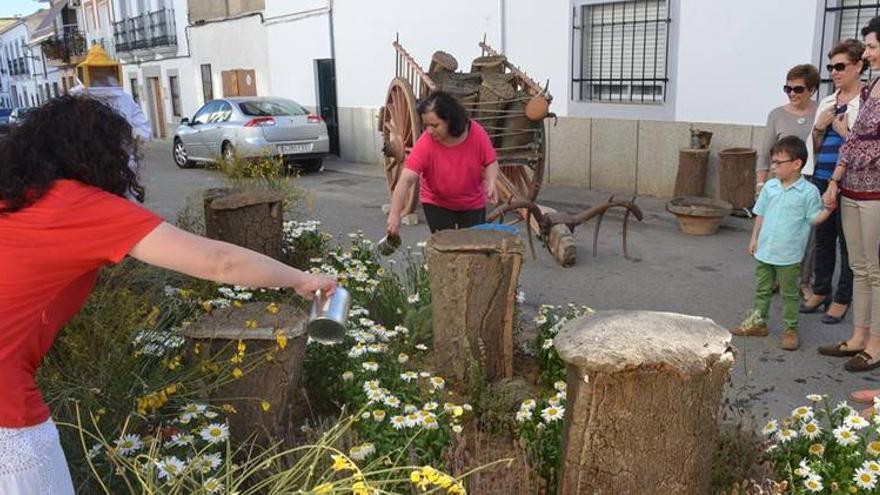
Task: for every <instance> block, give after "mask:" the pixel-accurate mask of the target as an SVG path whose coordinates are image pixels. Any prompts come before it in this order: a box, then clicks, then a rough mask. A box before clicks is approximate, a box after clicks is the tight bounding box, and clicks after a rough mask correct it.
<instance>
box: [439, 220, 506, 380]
mask: <svg viewBox="0 0 880 495" xmlns="http://www.w3.org/2000/svg"><path fill="white" fill-rule="evenodd" d="M522 256H523V245H522V242H520V240H519V239H518V238H517V237H516V236H514V235H513V234H510V233H506V232H498V231H483V230H474V229H465V230H443V231H440V232H438V233H436V234H434V235H433V236H432V237H431V239H430V241H428V278H429V282H430V284H431V305H432V309H431V315H432V322H433V329H434V331H433V334H434V352H435V364H436V366H437V369H439V370H443V373H444V374H445V375H446V376H448V377H449V378H450V380H451V382H452V384H453V386H461V385H463V384H464V383H465V382H466V379H467V376H468V367H469V365H470V364H471V363H473V362H474V360H480V359H484V360H483V361H482V362H480V361H477V362H480V364H482V366H483V369H484V371H485V374H486V378H487V379H488V380H490V381H492V380H495V379H499V378H510V377H511V376H513V312H514V306H515V303H516V288H517V282H518V281H519V272H520V268H521V266H522ZM481 349H482V350H481Z"/></svg>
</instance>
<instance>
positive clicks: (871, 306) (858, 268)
mask: <svg viewBox="0 0 880 495" xmlns="http://www.w3.org/2000/svg"><path fill="white" fill-rule="evenodd" d="M862 36H864V37H865V53H864V59H865V60H866V61H867V62H868V63H869V64H870V65H871V68H872V69H874V70H878V69H880V41H878V36H880V17H875V18H873V19H871V20H870V22H868V25H867V26H865V27H864V28H863V29H862ZM877 82H878V79H877V78H875V79H874V80H873V81H871V83H870V84H868V85H867V86H865V87H864V88H862V90H861V94H860V96H859V97H860V99H861V102H860V105H861V107H860V108H859V115H858V117H857V118H856V122H855V124H854V125H853V127H852V130H851V131H850V133H849V136H848V137H847V139H846V142H845V143H844V144H843V146H841V147H840V156H839V158H838V161H837V166H836V167H835V168H834V172H833V173H832V174H831V177H830V178H829V179H828V190H827V191H825V194H824V195H823V196H822V199H823V200H824V201H825V204H826V205H834V204H835V203H836V202H837V201H838V193H839V194H840V195H841V196H842V198H840V209H841V212H840V214H841V221H842V224H843V234H844V236H845V237H846V244H847V248H848V251H849V264H850V268H852V272H853V333H852V335H851V336H850V338H849V339H847V340H845V341H843V342H840V343H839V344H831V345H827V346H822V347H821V348H820V352H822V354H826V355H832V356H851V358H850V359H849V361H847V362H846V364H845V365H844V368H845V369H846V370H847V371H868V370H872V369H874V368H877V367H880V262H878V248H880V131H878V130H880V85H878V84H877ZM878 394H880V390H860V391H858V392H855V393H853V394H852V399H853V400H856V401H858V402H868V403H870V402H871V400H872V399H873V398H874V397H875V396H876V395H878Z"/></svg>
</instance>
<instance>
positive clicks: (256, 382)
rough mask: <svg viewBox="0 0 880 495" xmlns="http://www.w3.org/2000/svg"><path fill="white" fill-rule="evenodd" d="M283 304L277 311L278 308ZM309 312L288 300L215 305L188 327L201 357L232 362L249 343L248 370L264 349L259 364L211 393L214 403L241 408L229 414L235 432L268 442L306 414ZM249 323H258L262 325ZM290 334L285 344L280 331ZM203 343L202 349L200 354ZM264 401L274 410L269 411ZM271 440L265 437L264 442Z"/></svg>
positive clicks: (190, 341) (187, 334) (236, 435)
mask: <svg viewBox="0 0 880 495" xmlns="http://www.w3.org/2000/svg"><path fill="white" fill-rule="evenodd" d="M275 308H277V312H275V313H273V312H272V311H270V309H272V310H273V311H274V310H275ZM307 321H308V315H307V314H306V313H305V312H303V311H302V310H300V309H297V308H295V307H293V306H288V305H284V304H276V305H274V308H269V305H268V304H267V303H248V304H245V305H244V306H242V307H241V308H235V307H229V308H223V309H215V310H214V311H212V312H211V313H210V314H209V315H206V316H205V317H204V318H202V319H201V320H199V321H198V322H196V323H193V324H192V325H190V326H188V327H186V328H184V330H183V334H184V336H185V337H186V339H187V341H188V344H189V349H190V352H191V353H193V356H194V357H195V358H196V359H204V360H208V361H212V362H227V363H228V362H229V361H230V359H232V358H233V357H234V356H235V355H236V354H237V353H238V342H239V341H241V342H242V343H244V345H245V347H246V349H245V351H244V356H243V359H244V362H243V363H242V364H240V365H239V367H240V368H241V369H243V370H244V369H247V368H249V367H250V366H251V364H250V363H252V362H254V359H257V358H256V356H254V355H255V354H257V355H259V354H261V353H263V354H266V356H264V357H261V358H260V360H259V361H258V364H257V367H256V368H254V369H253V370H252V371H249V372H245V373H244V374H243V375H242V376H241V377H240V378H237V379H234V378H233V377H232V376H230V377H228V379H229V380H230V381H228V382H227V383H225V384H223V385H221V386H220V387H219V388H217V389H215V390H213V391H211V392H210V398H211V400H212V402H214V403H216V404H225V403H229V404H232V405H233V406H234V407H235V408H236V409H237V410H238V413H236V414H231V415H229V431H230V434H231V435H232V436H233V437H234V438H235V439H237V440H238V441H244V440H246V439H248V438H249V437H251V436H252V435H253V434H255V433H256V434H257V438H258V439H260V440H263V441H272V440H280V439H282V438H284V435H285V433H286V432H287V431H289V428H290V426H291V425H292V424H293V423H294V422H295V421H296V420H298V419H301V418H302V417H304V414H305V412H306V411H305V407H304V402H305V401H304V397H303V395H302V393H301V390H300V384H301V382H302V369H303V360H304V359H305V353H306V343H307V340H308V336H307V335H306V333H305V324H306V322H307ZM248 322H256V328H247V327H248V326H253V323H251V324H250V325H248ZM279 334H281V335H284V337H285V338H286V341H285V345H284V347H283V349H282V348H281V345H280V344H281V343H280V342H279V337H278V335H279ZM196 345H198V349H199V351H198V354H194V352H195V348H196ZM224 378H226V377H224ZM264 401H265V402H267V403H268V404H269V409H268V410H264ZM264 443H265V442H264Z"/></svg>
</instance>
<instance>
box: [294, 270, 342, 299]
mask: <svg viewBox="0 0 880 495" xmlns="http://www.w3.org/2000/svg"><path fill="white" fill-rule="evenodd" d="M293 289H294V290H295V291H296V293H297V294H299V295H300V296H302V297H303V299H305V300H307V301H311V300H312V299H314V298H315V292H317V291H319V290H320V291H321V292H322V293H323V294H324V295H328V296H329V295H330V294H333V292H334V291H335V290H336V279H335V278H333V277H329V276H327V275H316V274H312V273H306V274H304V275H303V279H302V281H301V282H300V283H299V284H297V285H296V287H294V288H293Z"/></svg>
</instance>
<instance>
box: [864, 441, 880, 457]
mask: <svg viewBox="0 0 880 495" xmlns="http://www.w3.org/2000/svg"><path fill="white" fill-rule="evenodd" d="M865 450H866V451H867V452H868V453H869V454H871V455H872V456H874V457H877V456H880V440H874V441H871V442H868V447H867V448H866V449H865Z"/></svg>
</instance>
